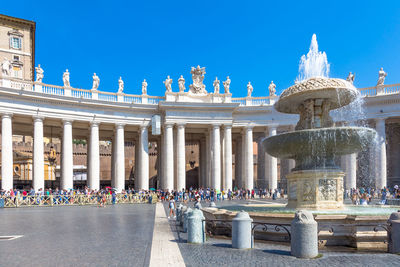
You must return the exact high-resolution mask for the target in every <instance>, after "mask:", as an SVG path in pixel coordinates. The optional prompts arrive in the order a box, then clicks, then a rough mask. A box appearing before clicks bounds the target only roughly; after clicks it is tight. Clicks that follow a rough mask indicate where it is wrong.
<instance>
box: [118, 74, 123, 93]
mask: <svg viewBox="0 0 400 267" xmlns="http://www.w3.org/2000/svg"><path fill="white" fill-rule="evenodd" d="M123 92H124V81H123V80H122V77H121V76H120V77H119V80H118V93H123Z"/></svg>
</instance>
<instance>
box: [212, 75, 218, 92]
mask: <svg viewBox="0 0 400 267" xmlns="http://www.w3.org/2000/svg"><path fill="white" fill-rule="evenodd" d="M213 86H214V94H219V80H218V77H215V81H214V83H213Z"/></svg>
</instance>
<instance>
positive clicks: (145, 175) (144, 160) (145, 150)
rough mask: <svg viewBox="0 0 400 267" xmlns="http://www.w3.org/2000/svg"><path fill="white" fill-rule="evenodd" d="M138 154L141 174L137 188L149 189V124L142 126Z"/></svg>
mask: <svg viewBox="0 0 400 267" xmlns="http://www.w3.org/2000/svg"><path fill="white" fill-rule="evenodd" d="M138 156H139V158H138V162H139V175H138V183H137V189H144V190H149V132H148V128H147V126H141V127H140V134H139V155H138ZM135 184H136V183H135Z"/></svg>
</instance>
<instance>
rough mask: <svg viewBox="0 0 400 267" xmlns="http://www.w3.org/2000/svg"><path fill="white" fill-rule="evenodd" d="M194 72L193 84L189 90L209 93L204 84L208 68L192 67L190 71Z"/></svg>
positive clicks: (196, 92)
mask: <svg viewBox="0 0 400 267" xmlns="http://www.w3.org/2000/svg"><path fill="white" fill-rule="evenodd" d="M190 73H191V74H192V80H193V84H191V85H189V88H190V89H189V92H190V93H192V94H207V91H206V86H205V85H204V84H203V80H204V74H206V68H200V66H197V68H195V67H192V70H191V71H190Z"/></svg>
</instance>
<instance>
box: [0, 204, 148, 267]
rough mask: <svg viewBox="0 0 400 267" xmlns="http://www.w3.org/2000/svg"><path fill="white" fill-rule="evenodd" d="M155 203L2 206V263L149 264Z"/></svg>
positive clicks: (69, 264)
mask: <svg viewBox="0 0 400 267" xmlns="http://www.w3.org/2000/svg"><path fill="white" fill-rule="evenodd" d="M154 213H155V205H149V204H129V205H128V204H126V205H114V206H106V207H105V208H99V207H96V206H71V207H35V208H18V209H0V218H1V219H0V236H8V235H23V237H21V238H18V239H15V240H10V241H4V240H2V241H0V266H148V264H149V257H150V251H151V242H152V236H153V227H154Z"/></svg>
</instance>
